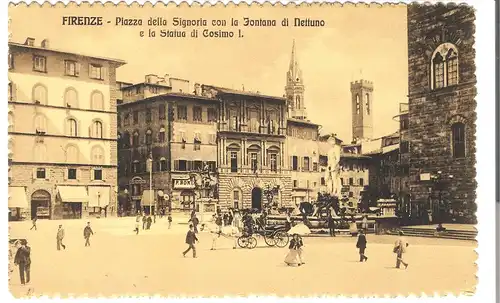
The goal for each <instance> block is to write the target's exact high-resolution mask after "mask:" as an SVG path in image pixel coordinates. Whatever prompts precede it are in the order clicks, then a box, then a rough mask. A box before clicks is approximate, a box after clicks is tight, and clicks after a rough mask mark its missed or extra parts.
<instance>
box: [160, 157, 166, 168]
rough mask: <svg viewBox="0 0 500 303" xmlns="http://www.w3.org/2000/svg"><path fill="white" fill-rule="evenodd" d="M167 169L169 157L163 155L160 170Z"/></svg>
mask: <svg viewBox="0 0 500 303" xmlns="http://www.w3.org/2000/svg"><path fill="white" fill-rule="evenodd" d="M166 170H167V159H165V157H161V159H160V171H166Z"/></svg>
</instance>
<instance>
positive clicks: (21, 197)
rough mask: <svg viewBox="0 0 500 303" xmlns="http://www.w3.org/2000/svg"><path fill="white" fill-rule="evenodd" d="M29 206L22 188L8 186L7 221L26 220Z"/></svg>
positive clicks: (24, 190)
mask: <svg viewBox="0 0 500 303" xmlns="http://www.w3.org/2000/svg"><path fill="white" fill-rule="evenodd" d="M28 216H29V204H28V199H27V198H26V189H25V188H24V186H9V221H20V220H25V219H28Z"/></svg>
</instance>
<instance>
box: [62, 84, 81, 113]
mask: <svg viewBox="0 0 500 303" xmlns="http://www.w3.org/2000/svg"><path fill="white" fill-rule="evenodd" d="M64 103H65V104H64V106H66V107H72V108H77V107H78V93H77V92H76V90H75V89H74V88H72V87H70V88H67V89H66V91H65V92H64Z"/></svg>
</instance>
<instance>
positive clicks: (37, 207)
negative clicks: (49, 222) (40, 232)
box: [31, 189, 51, 219]
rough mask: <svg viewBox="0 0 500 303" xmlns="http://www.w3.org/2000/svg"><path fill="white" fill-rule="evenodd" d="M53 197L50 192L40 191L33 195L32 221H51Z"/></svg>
mask: <svg viewBox="0 0 500 303" xmlns="http://www.w3.org/2000/svg"><path fill="white" fill-rule="evenodd" d="M50 210H51V196H50V194H49V192H47V191H45V190H43V189H39V190H37V191H35V192H34V193H33V194H32V195H31V219H33V218H35V217H37V218H38V219H50V216H51V214H50Z"/></svg>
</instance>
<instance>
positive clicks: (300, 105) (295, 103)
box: [285, 40, 307, 120]
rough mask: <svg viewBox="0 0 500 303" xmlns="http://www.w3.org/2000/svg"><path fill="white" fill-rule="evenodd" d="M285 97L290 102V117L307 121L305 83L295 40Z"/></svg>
mask: <svg viewBox="0 0 500 303" xmlns="http://www.w3.org/2000/svg"><path fill="white" fill-rule="evenodd" d="M285 96H286V98H287V100H288V115H289V117H291V118H295V119H302V120H305V119H307V114H306V107H305V106H304V83H303V81H302V71H301V70H300V68H299V63H298V60H297V54H296V51H295V40H293V44H292V56H291V58H290V65H289V67H288V72H287V73H286V86H285Z"/></svg>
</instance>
